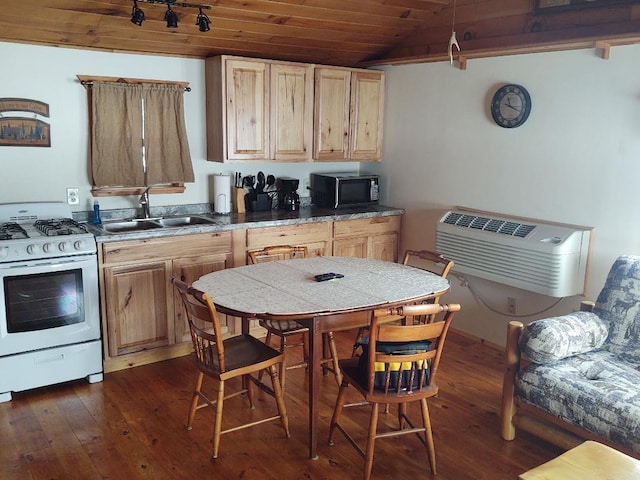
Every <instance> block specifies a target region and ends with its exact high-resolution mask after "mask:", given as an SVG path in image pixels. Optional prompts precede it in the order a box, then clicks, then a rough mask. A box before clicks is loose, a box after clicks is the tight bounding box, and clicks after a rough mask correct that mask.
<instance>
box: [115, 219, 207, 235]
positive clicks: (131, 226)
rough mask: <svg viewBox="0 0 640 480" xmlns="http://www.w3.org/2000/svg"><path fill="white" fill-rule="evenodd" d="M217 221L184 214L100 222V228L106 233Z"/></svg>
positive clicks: (177, 226) (178, 226) (205, 223)
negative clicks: (180, 215)
mask: <svg viewBox="0 0 640 480" xmlns="http://www.w3.org/2000/svg"><path fill="white" fill-rule="evenodd" d="M215 223H217V222H216V221H215V220H214V219H213V218H208V217H204V216H200V215H186V216H182V217H161V218H131V219H127V220H120V221H114V222H105V223H103V224H102V230H104V231H105V232H107V233H128V232H140V231H144V230H153V229H157V228H180V227H188V226H191V225H211V224H215Z"/></svg>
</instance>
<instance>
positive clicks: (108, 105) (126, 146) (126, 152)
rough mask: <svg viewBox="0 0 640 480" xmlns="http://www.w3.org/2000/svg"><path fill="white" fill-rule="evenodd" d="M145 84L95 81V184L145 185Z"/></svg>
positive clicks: (93, 143) (93, 127)
mask: <svg viewBox="0 0 640 480" xmlns="http://www.w3.org/2000/svg"><path fill="white" fill-rule="evenodd" d="M141 98H142V85H128V84H122V83H115V82H109V83H107V82H94V83H93V87H92V99H93V101H92V112H93V115H92V135H91V136H92V141H91V170H92V174H93V184H94V185H95V186H97V187H103V186H141V185H144V170H143V167H142V108H141V103H140V99H141Z"/></svg>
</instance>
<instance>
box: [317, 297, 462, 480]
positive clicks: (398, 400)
mask: <svg viewBox="0 0 640 480" xmlns="http://www.w3.org/2000/svg"><path fill="white" fill-rule="evenodd" d="M459 310H460V305H457V304H451V305H440V304H420V305H404V306H401V307H396V308H383V309H378V310H375V311H374V312H373V313H372V315H371V322H370V325H369V330H370V332H369V342H368V344H367V346H366V348H365V352H364V353H363V355H362V356H361V357H359V358H358V357H351V358H348V359H344V360H340V369H341V370H342V374H343V380H342V385H341V386H340V390H339V392H338V398H337V400H336V405H335V408H334V410H333V416H332V418H331V424H330V427H329V445H334V434H335V431H336V429H337V430H340V431H341V432H342V433H343V434H344V436H345V437H346V438H347V440H348V441H349V443H350V444H351V445H352V446H353V447H354V448H355V449H356V451H357V452H358V453H359V454H360V455H361V456H362V457H363V458H364V461H365V462H364V474H363V479H364V480H368V479H369V478H370V477H371V470H372V466H373V454H374V447H375V441H376V440H377V439H378V438H383V437H385V438H386V437H392V436H399V435H407V434H412V433H413V434H416V435H417V437H418V438H419V439H420V441H421V442H422V443H423V444H424V446H425V448H426V452H427V458H428V459H429V464H430V465H431V473H432V474H433V475H435V474H436V457H435V446H434V442H433V434H432V431H431V419H430V417H429V409H428V406H427V399H429V398H431V397H433V396H435V395H437V394H438V385H437V383H436V377H437V373H438V367H439V365H440V358H441V356H442V350H443V348H444V343H445V339H446V337H447V332H448V331H449V326H450V325H451V321H452V320H453V316H454V315H455V312H457V311H459ZM441 313H442V314H443V316H442V318H440V317H437V318H436V319H435V320H434V321H433V322H431V323H426V324H424V323H418V324H415V325H414V324H413V322H407V324H404V323H403V324H397V323H385V322H388V319H389V318H392V317H394V316H403V317H406V318H408V319H410V318H412V317H415V316H420V315H437V314H441ZM349 386H353V387H354V388H355V389H356V390H357V391H358V392H359V393H360V394H361V395H362V397H363V398H364V401H365V402H366V404H368V405H369V406H370V407H371V413H370V418H369V423H368V425H369V429H368V433H367V441H366V446H365V448H364V449H363V448H362V446H361V445H360V443H362V442H360V443H359V442H357V441H356V440H355V439H354V437H353V436H352V434H351V433H350V432H348V431H347V429H346V428H345V425H346V424H347V423H345V424H343V423H341V418H342V414H343V413H344V411H345V409H347V410H348V409H349V408H358V405H362V404H351V405H345V401H346V399H347V392H348V390H349ZM411 402H420V410H421V414H422V426H416V425H417V424H415V425H414V423H413V422H412V420H411V419H410V418H409V416H408V411H407V405H408V404H409V403H411ZM380 404H392V405H393V404H396V405H397V406H398V428H397V429H392V430H390V429H387V428H385V429H384V430H385V431H383V432H378V414H379V407H380ZM349 425H350V428H357V427H355V425H354V424H353V423H349Z"/></svg>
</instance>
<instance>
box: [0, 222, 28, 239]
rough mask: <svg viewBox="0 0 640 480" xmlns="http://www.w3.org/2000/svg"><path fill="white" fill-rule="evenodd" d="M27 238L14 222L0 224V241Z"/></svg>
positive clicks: (22, 229) (25, 233)
mask: <svg viewBox="0 0 640 480" xmlns="http://www.w3.org/2000/svg"><path fill="white" fill-rule="evenodd" d="M20 238H29V236H28V235H27V232H25V230H24V228H22V227H21V226H20V225H18V224H17V223H15V222H7V223H0V240H16V239H20Z"/></svg>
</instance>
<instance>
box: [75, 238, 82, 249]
mask: <svg viewBox="0 0 640 480" xmlns="http://www.w3.org/2000/svg"><path fill="white" fill-rule="evenodd" d="M73 248H75V249H76V250H82V249H83V248H84V241H82V240H76V241H75V242H74V244H73Z"/></svg>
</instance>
